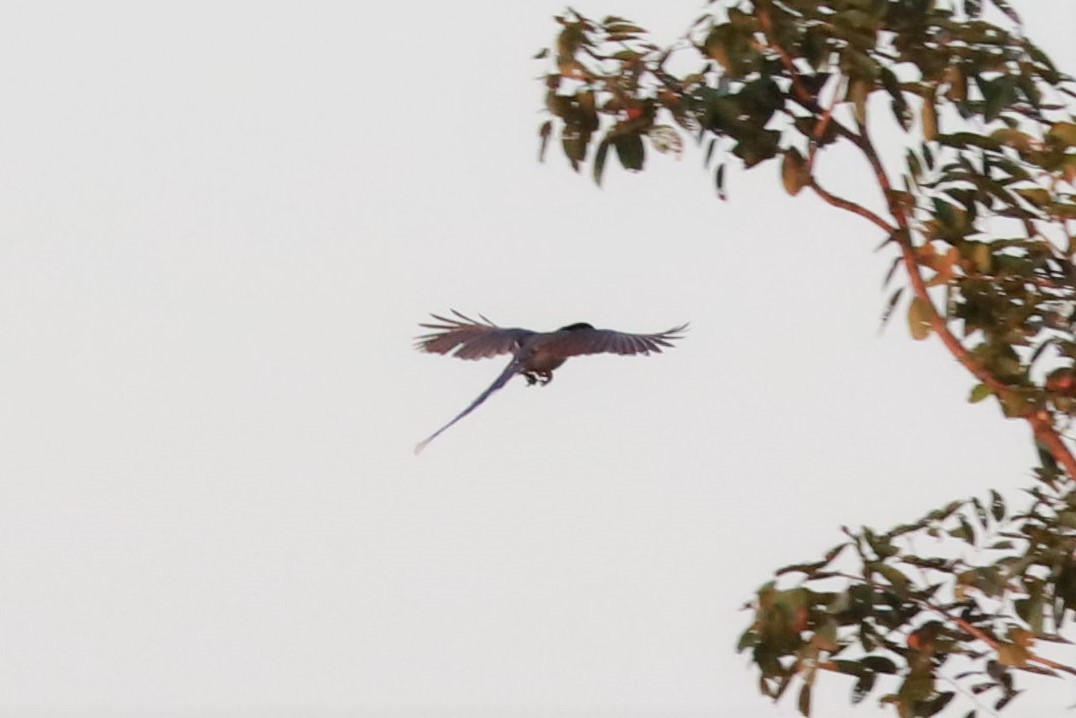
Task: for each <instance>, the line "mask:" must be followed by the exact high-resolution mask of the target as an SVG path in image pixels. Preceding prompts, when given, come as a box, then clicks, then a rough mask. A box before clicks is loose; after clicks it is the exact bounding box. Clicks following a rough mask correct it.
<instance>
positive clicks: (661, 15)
mask: <svg viewBox="0 0 1076 718" xmlns="http://www.w3.org/2000/svg"><path fill="white" fill-rule="evenodd" d="M506 7H509V8H510V9H509V10H505V8H506ZM578 8H579V9H580V10H582V11H584V12H588V13H591V14H594V15H597V16H603V15H605V14H617V15H623V16H627V17H630V18H632V19H635V20H637V21H638V22H640V23H641V24H643V25H644V26H647V27H650V28H652V29H654V30H655V31H656V34H657V36H658V37H659V38H661V39H665V40H667V39H671V38H673V37H675V36H676V35H677V34H679V32H680V31H682V29H683V28H685V27H686V26H687V24H688V23H689V22H690V21H691V20H693V19H694V18H695V17H696V16H697V15H698V14H699V13H700V12H701V8H702V5H701V3H699V2H685V1H683V0H676V1H675V2H665V3H659V4H654V3H648V2H642V0H602V1H600V2H599V1H598V0H588V1H587V2H585V3H581V4H579V5H578ZM560 9H561V6H559V5H558V4H556V3H539V2H528V3H519V4H510V5H508V6H506V5H505V4H504V3H496V2H491V1H487V0H482V1H478V0H475V1H473V2H459V3H378V4H365V3H329V2H321V3H302V4H300V3H294V4H287V5H285V4H279V3H277V4H268V3H235V2H233V3H204V2H186V3H133V2H132V3H93V4H90V3H67V4H66V5H64V4H50V3H36V2H22V3H15V2H9V3H5V4H4V5H3V7H2V9H0V97H2V98H3V110H2V111H0V326H2V327H3V330H2V331H0V397H3V399H2V401H0V715H5V716H6V715H12V716H14V715H34V714H38V715H86V714H89V713H90V712H92V711H94V710H96V711H98V712H99V713H100V714H101V715H119V714H122V711H123V710H128V711H129V712H130V714H131V715H148V714H149V713H146V712H145V711H146V709H147V708H149V709H152V711H153V712H154V713H155V714H161V713H162V711H163V710H164V709H166V708H167V709H174V710H175V711H176V714H177V715H209V714H214V713H213V711H216V713H217V714H220V715H236V714H237V710H238V709H239V708H243V709H249V711H250V712H249V713H246V712H244V713H243V715H309V716H319V715H382V714H385V713H386V711H388V709H390V708H397V709H399V710H400V711H402V712H401V713H400V714H399V715H403V714H404V713H405V712H406V710H407V709H409V708H410V709H414V710H415V711H416V714H421V715H427V716H442V715H445V716H447V715H476V714H478V709H482V710H484V711H486V713H485V714H486V715H534V716H537V715H542V716H547V715H565V716H567V715H609V716H613V715H615V716H626V715H633V714H637V715H644V714H648V713H645V711H648V710H649V711H654V714H655V715H656V714H658V713H660V714H661V715H663V716H675V715H682V716H688V715H691V716H695V715H704V714H705V715H716V714H719V713H717V712H718V711H720V714H724V715H738V716H747V717H754V716H771V715H793V714H794V713H795V709H794V706H793V705H791V704H783V705H781V706H779V707H776V708H775V707H773V706H772V705H771V704H770V703H768V702H767V701H766V700H764V699H763V698H761V697H760V696H759V695H758V694H757V691H756V687H755V682H756V676H755V674H754V673H753V672H751V671H750V670H749V669H748V668H747V666H746V659H745V658H744V657H743V656H739V655H736V654H734V653H733V646H734V644H735V641H736V638H737V636H738V635H739V632H740V631H741V630H742V629H743V628H744V627H745V625H746V622H747V621H748V620H749V616H748V615H747V614H746V613H743V612H740V611H739V610H738V609H739V607H740V605H741V604H742V603H743V602H744V601H745V600H746V599H748V598H749V597H750V596H751V594H752V593H753V591H754V590H755V589H756V588H757V587H758V585H759V584H760V583H762V582H763V581H764V580H766V579H767V578H768V576H769V575H770V573H771V572H772V570H773V569H775V568H777V567H778V566H780V565H783V564H786V563H790V562H794V561H799V560H805V559H810V558H813V557H815V556H817V555H818V554H819V553H820V552H821V551H823V550H824V549H825V548H828V547H829V546H831V545H833V544H834V543H836V542H837V541H839V539H840V534H839V531H838V527H839V526H840V525H841V524H842V523H848V524H853V525H858V524H860V523H864V522H866V523H870V524H873V525H876V526H878V527H887V526H889V525H892V524H894V523H897V522H900V521H903V520H907V519H911V518H915V517H917V516H919V515H921V514H922V513H923V512H925V511H927V510H929V509H931V508H934V507H935V506H937V505H939V504H941V503H943V502H946V501H948V500H951V499H954V498H962V497H965V496H968V495H970V494H973V493H978V494H982V493H983V492H985V490H986V489H987V488H988V487H997V488H1002V489H1004V488H1008V489H1010V490H1015V489H1016V487H1019V486H1022V485H1026V484H1027V482H1028V479H1027V477H1028V473H1029V466H1030V465H1031V462H1032V460H1033V457H1032V452H1031V450H1030V442H1029V441H1028V437H1027V431H1026V429H1025V428H1024V426H1023V425H1022V424H1017V423H1012V422H1006V421H1003V420H1002V419H1001V418H1000V413H999V412H998V410H997V409H996V407H995V406H993V405H992V403H991V402H984V403H983V404H980V405H975V406H970V405H968V404H966V403H964V400H965V398H966V396H967V391H968V389H969V388H970V386H971V384H972V382H971V380H970V379H969V378H968V377H967V376H965V375H964V373H963V372H962V370H961V369H960V368H959V367H958V366H957V365H956V364H955V363H954V362H953V361H952V360H951V359H950V358H949V357H948V355H947V354H946V353H945V352H944V350H943V348H942V347H941V346H940V345H939V344H938V343H936V342H925V343H914V342H912V341H911V340H910V338H909V337H908V335H907V330H906V328H905V325H904V322H903V318H902V317H900V316H898V317H896V318H895V319H896V321H894V322H893V324H892V325H891V327H890V328H889V330H888V331H887V332H886V333H885V334H884V335H883V336H881V337H879V336H878V334H877V328H878V317H879V314H880V311H881V309H882V306H883V304H884V301H885V298H886V296H887V295H886V294H885V293H883V292H882V291H881V290H880V289H879V285H880V282H881V278H882V275H883V273H884V272H885V269H886V268H887V267H888V262H889V256H888V255H886V254H885V253H879V254H873V253H872V250H873V249H874V247H875V246H876V245H877V244H878V242H879V241H880V239H881V238H880V237H879V236H878V233H877V232H875V231H874V230H873V229H872V228H871V227H870V226H868V225H867V224H866V223H865V222H863V221H862V220H859V219H858V218H855V217H852V216H844V215H842V214H840V213H839V212H837V211H834V210H831V209H829V208H827V207H825V206H824V205H822V203H821V202H820V201H818V200H817V199H815V198H813V197H811V196H809V195H808V193H804V194H803V195H801V196H800V197H798V198H796V199H792V198H789V197H787V196H786V195H784V193H783V192H782V191H781V190H780V189H779V181H778V174H777V168H776V165H775V164H771V165H769V166H767V167H763V168H761V169H759V170H756V171H754V172H751V173H747V174H744V173H741V172H739V171H731V168H730V173H729V176H728V180H727V181H728V185H729V193H730V195H731V201H730V202H727V203H721V202H718V201H717V200H716V199H715V198H714V197H713V190H712V181H711V177H710V175H709V174H708V173H706V172H704V171H703V170H702V169H700V165H701V155H700V153H699V152H697V151H695V150H694V149H690V150H689V151H688V153H687V156H686V157H685V158H684V159H683V160H682V161H680V162H679V163H678V162H676V161H675V160H672V159H670V158H668V157H660V156H659V157H656V158H654V157H652V158H651V169H650V170H648V171H647V172H646V173H644V174H642V175H638V176H630V175H627V174H626V173H624V172H622V171H621V170H620V169H619V167H618V166H617V165H616V163H615V162H614V161H613V160H612V159H611V160H610V162H609V166H608V168H607V173H606V188H605V189H604V190H598V189H596V188H595V187H594V186H593V184H592V183H591V182H590V180H589V178H588V177H586V176H582V177H577V176H575V175H573V174H572V173H571V172H570V171H569V170H568V169H567V168H566V165H565V163H564V162H563V161H562V160H561V159H560V157H559V155H558V152H559V148H557V147H552V148H551V153H550V161H548V162H547V163H546V165H544V166H543V165H539V164H538V163H537V162H536V159H535V157H536V150H537V141H536V135H535V132H536V129H537V126H538V124H539V122H540V120H541V119H542V118H541V116H540V115H539V113H538V112H537V110H538V109H539V108H540V107H541V101H542V100H541V87H540V85H539V84H538V83H537V82H535V81H534V78H535V77H536V76H537V75H538V74H539V72H540V70H541V64H540V63H537V62H534V61H532V60H531V59H530V57H531V55H532V54H533V53H534V52H535V50H537V49H538V48H539V47H541V46H543V45H545V44H547V43H548V42H549V41H550V40H551V38H552V35H553V32H554V30H555V27H554V25H553V23H552V20H551V17H550V16H551V15H552V14H553V13H555V12H557V11H559V10H560ZM1018 9H1019V10H1020V11H1021V12H1022V13H1023V14H1024V17H1025V19H1026V21H1027V28H1028V32H1029V34H1030V35H1031V36H1032V37H1033V38H1036V39H1038V40H1039V42H1040V44H1041V45H1043V46H1044V47H1045V48H1046V49H1047V51H1048V52H1050V53H1051V54H1052V56H1053V57H1054V59H1055V60H1056V61H1057V63H1058V64H1059V65H1060V66H1061V67H1062V68H1064V69H1068V70H1069V71H1073V70H1074V69H1076V50H1074V46H1073V45H1072V43H1071V38H1072V33H1073V31H1074V30H1076V6H1074V5H1073V4H1072V3H1070V2H1068V1H1067V0H1056V1H1054V2H1030V3H1027V2H1025V3H1019V4H1018ZM821 162H822V165H823V169H824V171H826V172H827V173H829V174H828V176H830V177H831V178H833V181H834V182H835V183H841V182H843V183H844V186H846V187H852V188H854V187H856V186H857V184H858V183H862V182H866V181H867V180H866V177H867V175H866V173H865V172H864V168H863V167H862V166H859V165H856V164H849V165H847V166H842V167H836V168H835V167H833V166H832V164H831V165H830V166H829V167H826V166H825V164H826V158H825V157H823V158H822V160H821ZM450 307H454V308H457V309H459V310H461V311H464V312H482V313H484V314H486V315H487V316H489V317H491V318H492V319H494V320H496V321H498V322H500V323H504V324H508V325H519V326H526V327H531V328H535V329H550V328H555V327H558V326H561V325H563V324H568V323H571V322H576V321H589V322H591V323H593V324H595V325H598V326H605V327H612V328H617V329H623V330H628V331H657V330H661V329H665V328H667V327H669V326H672V325H674V324H678V323H680V322H683V321H687V320H690V321H691V322H692V329H691V332H690V335H689V337H688V338H687V339H686V340H685V341H683V342H682V343H681V344H680V345H679V346H678V348H677V349H675V350H674V351H670V352H668V353H667V354H663V355H661V356H657V357H653V358H646V359H625V358H620V357H593V358H583V359H576V360H573V361H571V362H569V363H568V364H567V365H566V366H565V367H564V368H562V369H561V370H559V371H558V373H557V378H556V381H554V383H553V384H552V385H551V386H549V387H546V388H543V389H538V388H526V387H525V386H524V383H523V382H522V381H519V380H516V381H514V382H512V383H511V384H509V386H508V387H506V388H505V389H504V390H503V391H501V392H500V393H499V394H497V395H495V396H494V397H493V398H492V399H491V400H490V401H489V402H488V403H487V404H486V405H484V406H483V407H482V408H481V409H480V410H478V411H476V412H475V414H473V415H472V416H470V417H468V418H467V419H465V420H464V421H463V422H461V423H460V424H459V425H457V426H455V427H453V428H452V429H451V430H450V431H449V432H447V433H446V434H444V435H443V436H442V437H441V438H439V439H438V440H437V441H436V442H435V443H434V444H432V445H431V446H430V448H429V449H428V450H427V452H426V453H425V454H424V455H423V456H422V457H421V458H420V459H416V458H415V457H414V456H412V454H411V447H412V446H413V445H414V443H415V442H416V441H417V440H418V439H420V438H422V437H424V436H425V435H427V434H428V433H430V432H431V431H432V430H434V429H435V428H437V427H438V426H440V425H441V424H442V423H444V422H445V421H447V420H448V419H449V418H451V417H452V416H453V415H455V413H457V412H458V411H459V410H460V409H462V408H463V407H464V406H465V405H466V404H467V403H468V402H469V401H470V400H471V399H472V398H473V397H474V396H475V395H476V394H477V393H478V392H479V391H481V390H482V389H483V388H485V386H486V385H487V384H488V383H489V382H490V381H492V379H493V378H494V377H495V376H496V374H497V373H498V372H499V371H500V370H501V368H502V365H503V362H501V361H500V360H497V361H488V362H474V363H470V362H467V363H465V362H460V361H454V360H450V359H446V358H442V357H436V356H428V355H421V354H419V353H417V352H415V351H413V350H412V348H411V344H412V337H413V336H414V335H415V334H416V333H417V332H418V328H417V327H416V323H417V322H418V321H421V320H422V319H423V318H424V315H425V314H426V313H427V312H430V311H435V312H443V311H446V310H447V309H449V308H450ZM824 679H825V681H824V685H826V686H829V689H828V690H822V691H820V694H821V695H819V697H818V701H819V703H818V706H817V710H818V714H819V715H830V716H834V715H846V714H848V713H849V712H850V709H849V708H848V707H847V692H848V690H849V689H850V682H847V681H844V680H843V679H841V678H839V677H832V676H824ZM1051 685H1055V686H1056V687H1055V688H1053V689H1052V691H1047V692H1045V693H1043V694H1040V695H1038V696H1034V695H1032V696H1024V697H1022V698H1020V699H1018V703H1017V704H1014V706H1013V708H1012V709H1011V711H1012V712H1013V715H1020V714H1021V713H1020V711H1021V710H1030V709H1031V708H1032V706H1034V705H1038V704H1039V703H1038V702H1041V705H1044V706H1049V707H1051V708H1058V707H1064V706H1067V705H1071V704H1072V703H1073V700H1074V699H1076V696H1074V695H1073V691H1072V690H1071V688H1066V687H1064V686H1063V684H1061V683H1056V684H1051ZM1021 701H1023V704H1022V708H1017V705H1020V702H1021ZM528 710H529V711H530V712H527V711H528ZM453 711H456V712H453ZM603 711H604V712H603ZM633 711H637V713H633ZM856 713H857V715H858V714H862V715H872V714H873V712H872V709H871V708H869V707H867V708H863V709H860V710H857V711H856ZM1029 714H1031V713H1023V715H1029ZM394 715H395V714H394Z"/></svg>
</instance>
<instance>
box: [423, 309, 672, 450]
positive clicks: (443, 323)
mask: <svg viewBox="0 0 1076 718" xmlns="http://www.w3.org/2000/svg"><path fill="white" fill-rule="evenodd" d="M452 313H453V314H454V315H455V316H456V318H454V319H452V318H445V317H441V316H438V315H436V314H434V315H432V316H433V318H434V319H436V320H437V321H438V322H440V324H422V325H420V326H422V327H425V328H426V329H432V330H434V331H433V332H432V333H430V334H425V335H423V336H421V337H419V338H418V343H417V344H416V347H417V348H418V349H419V350H421V351H426V352H432V353H435V354H452V355H453V356H456V357H459V358H460V359H484V358H487V357H492V356H496V355H498V354H511V355H512V361H511V362H509V364H508V366H507V367H505V369H504V371H502V372H501V374H500V376H498V377H497V379H496V380H494V382H493V384H491V385H490V386H489V388H487V389H486V390H485V391H484V392H482V393H481V394H479V396H478V398H477V399H475V400H474V401H473V402H471V405H470V406H468V407H467V408H466V409H464V410H463V411H462V412H460V413H459V414H458V415H457V416H456V418H454V419H453V420H452V421H450V422H448V423H447V424H445V425H444V426H443V427H441V428H440V429H438V430H437V431H436V432H434V433H433V434H432V435H431V436H430V437H429V438H427V439H426V440H425V441H422V442H420V443H419V444H418V446H416V447H415V453H416V454H417V453H419V452H420V451H422V449H424V448H425V447H426V445H427V444H429V443H430V442H431V441H433V440H434V439H435V438H436V437H437V436H438V435H439V434H440V433H441V432H443V431H444V430H445V429H447V428H448V427H450V426H452V425H453V424H455V423H456V422H457V421H459V420H460V419H462V418H463V417H465V416H467V415H468V414H470V413H471V412H472V411H474V409H475V408H476V407H478V405H479V404H481V403H482V402H483V401H485V400H486V399H487V398H488V397H489V395H490V394H492V393H493V392H495V391H497V390H498V389H500V388H501V387H503V386H504V385H505V384H507V383H508V380H509V379H511V378H512V377H513V376H515V375H516V374H522V375H523V378H525V379H526V380H527V384H528V385H533V384H541V385H543V386H544V385H546V384H548V383H549V382H551V381H552V380H553V370H554V369H558V368H559V367H560V366H561V365H562V364H564V362H565V361H566V360H567V359H569V358H570V357H573V356H581V355H584V354H601V353H609V354H624V355H627V354H644V355H645V354H650V353H651V352H656V353H660V352H661V348H662V347H671V346H673V345H672V341H673V340H676V339H680V338H682V332H683V331H684V330H685V329H686V328H687V325H686V324H682V325H680V326H678V327H673V328H672V329H669V330H668V331H664V332H659V333H657V334H628V333H625V332H617V331H613V330H611V329H595V328H594V327H593V326H592V325H590V324H588V323H586V322H576V323H575V324H569V325H567V326H564V327H561V328H560V329H557V330H556V331H553V332H534V331H531V330H529V329H519V328H506V327H498V326H497V325H495V324H494V323H493V322H491V321H489V320H488V319H486V318H485V317H483V316H482V315H479V318H480V319H481V320H482V321H481V322H478V321H475V320H473V319H471V318H470V317H467V316H464V315H463V314H460V313H459V312H457V311H455V310H452Z"/></svg>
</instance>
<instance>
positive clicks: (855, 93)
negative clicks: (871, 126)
mask: <svg viewBox="0 0 1076 718" xmlns="http://www.w3.org/2000/svg"><path fill="white" fill-rule="evenodd" d="M870 90H871V88H870V84H869V83H868V82H867V81H866V80H853V81H852V84H851V86H850V87H849V88H848V97H849V99H851V101H852V109H853V111H854V114H855V116H856V122H858V123H859V124H860V125H865V124H867V97H868V96H869V95H870Z"/></svg>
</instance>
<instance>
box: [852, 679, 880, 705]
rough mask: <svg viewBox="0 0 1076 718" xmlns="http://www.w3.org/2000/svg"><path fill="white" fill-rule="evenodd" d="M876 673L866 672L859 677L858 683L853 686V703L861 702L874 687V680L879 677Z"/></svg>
mask: <svg viewBox="0 0 1076 718" xmlns="http://www.w3.org/2000/svg"><path fill="white" fill-rule="evenodd" d="M877 677H878V676H877V674H876V673H865V674H863V675H862V676H860V677H859V680H858V681H856V684H855V685H854V686H852V705H856V704H857V703H861V702H862V701H863V699H864V698H866V697H867V694H868V693H870V692H871V689H872V688H874V681H875V679H876V678H877Z"/></svg>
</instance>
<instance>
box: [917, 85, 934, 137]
mask: <svg viewBox="0 0 1076 718" xmlns="http://www.w3.org/2000/svg"><path fill="white" fill-rule="evenodd" d="M920 118H921V120H922V123H923V139H924V140H926V141H927V142H930V141H931V140H933V139H935V138H936V137H937V136H938V108H937V107H936V106H935V105H934V94H933V93H931V94H930V95H928V96H926V97H924V98H923V109H922V112H921V114H920Z"/></svg>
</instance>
